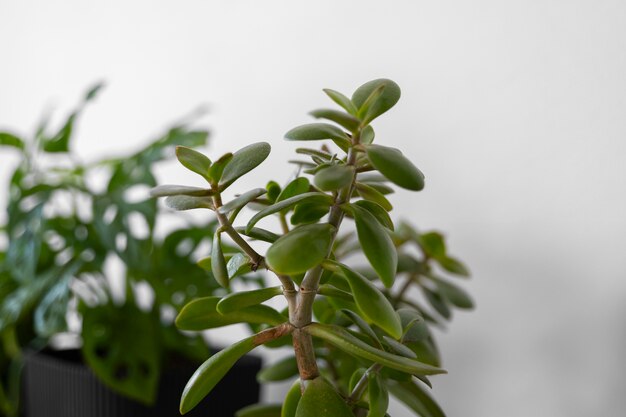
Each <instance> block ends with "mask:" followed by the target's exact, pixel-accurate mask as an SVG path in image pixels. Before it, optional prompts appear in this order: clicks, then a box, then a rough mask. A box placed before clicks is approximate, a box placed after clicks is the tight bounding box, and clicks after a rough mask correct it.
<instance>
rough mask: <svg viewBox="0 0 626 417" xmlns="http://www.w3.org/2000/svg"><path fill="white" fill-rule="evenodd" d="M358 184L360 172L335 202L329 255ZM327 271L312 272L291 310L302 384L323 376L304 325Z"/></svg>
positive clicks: (351, 159)
mask: <svg viewBox="0 0 626 417" xmlns="http://www.w3.org/2000/svg"><path fill="white" fill-rule="evenodd" d="M359 136H360V135H359V134H357V135H355V138H354V144H355V145H356V144H358V143H359ZM356 155H357V153H356V151H355V149H354V146H352V147H350V149H349V150H348V158H347V162H346V163H347V165H349V166H354V165H355V163H356ZM355 182H356V170H355V172H354V174H353V177H352V181H351V182H350V184H348V185H347V186H345V187H344V188H343V189H341V190H340V192H339V193H338V195H337V197H336V198H335V202H334V204H333V205H332V207H331V209H330V213H329V216H328V223H329V224H330V225H332V226H334V227H335V232H334V233H333V235H332V237H331V244H330V248H331V249H329V252H328V254H327V256H329V255H330V254H331V252H332V245H333V243H334V242H335V239H336V237H337V231H338V230H339V227H340V226H341V221H342V220H343V216H344V213H343V210H342V209H341V205H342V204H344V203H347V202H350V198H351V197H352V193H353V192H354V183H355ZM323 272H324V270H323V269H322V267H321V265H318V266H316V267H315V268H313V269H311V270H309V271H308V272H307V273H306V275H305V276H304V279H303V280H302V284H301V285H300V293H299V297H298V302H297V307H296V309H295V311H292V310H291V309H290V311H289V319H290V321H291V323H292V324H293V326H294V327H295V328H296V330H295V331H294V332H293V346H294V350H295V354H296V362H297V363H298V370H299V372H300V379H301V380H302V381H306V380H310V379H314V378H316V377H317V376H319V369H318V367H317V360H316V358H315V350H314V348H313V340H312V338H311V336H310V335H309V334H307V333H306V332H302V331H300V329H302V328H303V327H304V326H307V325H309V324H310V323H311V321H312V319H313V302H314V301H315V295H316V294H317V290H318V288H319V283H320V279H321V277H322V273H323Z"/></svg>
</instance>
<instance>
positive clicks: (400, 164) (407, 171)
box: [366, 145, 424, 191]
mask: <svg viewBox="0 0 626 417" xmlns="http://www.w3.org/2000/svg"><path fill="white" fill-rule="evenodd" d="M366 152H367V157H368V159H369V160H370V162H371V164H372V166H373V167H374V168H376V169H377V170H378V171H379V172H380V173H381V174H383V175H384V176H385V178H387V179H388V180H389V181H391V182H393V183H394V184H396V185H398V186H400V187H402V188H406V189H408V190H413V191H420V190H422V189H423V188H424V174H422V172H421V171H420V170H419V169H418V168H417V167H416V166H415V165H413V163H412V162H411V161H409V160H408V159H407V158H406V157H405V156H404V155H402V152H400V151H399V150H398V149H395V148H389V147H387V146H381V145H368V146H367V148H366Z"/></svg>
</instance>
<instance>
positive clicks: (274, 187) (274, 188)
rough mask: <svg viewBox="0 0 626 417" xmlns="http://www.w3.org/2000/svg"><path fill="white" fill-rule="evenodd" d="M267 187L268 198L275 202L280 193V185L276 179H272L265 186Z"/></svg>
mask: <svg viewBox="0 0 626 417" xmlns="http://www.w3.org/2000/svg"><path fill="white" fill-rule="evenodd" d="M265 189H266V190H267V199H268V200H269V201H270V202H272V203H274V202H275V201H276V199H277V198H278V196H279V195H280V191H281V190H280V185H278V183H277V182H276V181H270V182H268V183H267V185H266V186H265Z"/></svg>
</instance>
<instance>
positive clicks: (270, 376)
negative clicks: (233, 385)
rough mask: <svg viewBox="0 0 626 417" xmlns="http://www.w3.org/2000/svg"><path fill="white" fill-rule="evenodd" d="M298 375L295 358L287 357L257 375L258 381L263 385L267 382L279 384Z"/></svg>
mask: <svg viewBox="0 0 626 417" xmlns="http://www.w3.org/2000/svg"><path fill="white" fill-rule="evenodd" d="M296 375H298V363H297V362H296V357H295V356H287V357H286V358H283V359H281V360H279V361H278V362H275V363H273V364H271V365H269V366H266V367H265V368H263V369H261V371H259V373H258V374H257V375H256V379H257V381H259V382H260V383H261V384H263V383H267V382H278V381H284V380H286V379H289V378H292V377H294V376H296Z"/></svg>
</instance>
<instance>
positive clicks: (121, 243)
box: [0, 84, 217, 416]
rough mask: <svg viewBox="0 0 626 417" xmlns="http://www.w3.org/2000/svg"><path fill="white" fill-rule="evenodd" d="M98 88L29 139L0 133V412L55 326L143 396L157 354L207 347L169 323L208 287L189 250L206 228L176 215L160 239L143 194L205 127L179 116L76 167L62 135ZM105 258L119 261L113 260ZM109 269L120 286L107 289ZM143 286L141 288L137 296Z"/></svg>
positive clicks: (111, 378) (14, 405) (111, 382)
mask: <svg viewBox="0 0 626 417" xmlns="http://www.w3.org/2000/svg"><path fill="white" fill-rule="evenodd" d="M101 87H102V85H101V84H98V85H96V86H94V87H93V88H91V89H89V91H88V92H87V93H86V94H85V95H84V97H83V99H82V100H81V102H80V103H79V104H78V106H77V107H76V108H75V109H74V110H73V111H72V112H71V113H70V114H69V116H67V118H66V119H65V120H64V122H63V123H62V125H61V127H60V129H58V130H57V129H54V130H53V129H51V128H50V126H49V123H48V119H47V118H46V119H44V120H43V121H42V122H41V123H40V124H39V126H38V127H37V129H36V132H35V134H34V136H33V137H32V138H31V139H26V138H22V137H19V136H18V135H15V134H13V133H10V132H6V131H3V132H0V145H1V148H0V149H2V153H3V154H5V152H10V151H13V152H17V153H18V154H19V163H18V165H17V167H16V168H15V170H14V171H13V173H12V175H11V177H10V180H9V183H8V188H9V190H8V191H9V199H8V204H7V207H6V223H5V224H2V228H1V229H0V238H1V240H0V242H1V246H0V371H1V378H0V414H2V415H5V416H15V415H17V413H18V410H19V396H20V394H19V387H20V382H19V381H20V373H21V372H20V369H21V367H22V362H23V358H24V354H25V351H26V350H27V349H35V350H37V349H41V348H43V347H45V346H47V345H49V344H50V342H51V341H53V340H54V339H55V337H56V336H58V335H61V334H70V335H71V334H73V335H78V336H80V339H82V344H81V346H82V354H83V357H84V360H85V361H86V363H87V364H88V365H89V366H90V367H91V368H92V369H93V371H94V372H95V374H96V375H97V376H98V377H99V378H100V379H101V380H102V381H103V382H104V383H105V384H107V385H108V386H109V387H111V388H113V389H114V390H116V391H117V392H119V393H122V394H124V395H126V396H128V397H131V398H133V399H136V400H138V401H142V402H145V403H151V402H153V401H154V399H155V395H156V389H157V384H158V380H159V374H160V370H161V367H162V365H163V363H164V361H166V360H167V359H168V358H171V356H172V355H179V356H183V357H185V358H189V359H193V360H198V359H202V358H204V357H206V356H207V355H208V354H209V349H208V347H207V344H206V343H205V341H204V340H203V339H202V338H201V337H200V336H189V335H184V334H182V333H180V332H179V331H178V330H176V328H175V327H174V326H173V324H172V321H173V318H174V317H175V315H176V313H177V312H178V310H179V309H180V307H181V306H183V305H184V304H185V303H186V302H187V301H189V300H190V299H191V297H197V296H206V295H209V294H211V293H212V292H213V291H214V289H215V288H216V287H217V284H216V283H215V280H214V279H211V277H210V273H207V272H205V271H203V270H202V269H200V268H198V266H197V265H196V263H195V258H194V251H195V250H196V248H197V247H198V246H199V245H201V244H202V243H203V242H204V241H205V240H207V239H211V236H212V234H213V230H214V229H215V224H214V223H212V222H211V223H204V224H199V225H195V224H192V223H187V224H185V225H183V226H182V227H179V228H176V229H174V230H172V231H171V233H169V234H168V235H167V237H165V238H162V239H161V238H159V237H158V236H157V235H156V233H155V228H156V226H157V223H158V222H159V219H160V218H161V216H162V214H161V213H160V212H159V209H158V207H157V204H156V202H155V201H154V200H153V199H149V198H148V193H147V190H148V189H149V188H150V187H153V186H155V185H156V180H155V174H154V171H153V170H154V167H155V166H156V165H157V164H158V163H159V162H160V161H163V160H165V159H166V158H168V157H169V156H170V155H173V146H174V145H185V146H189V147H197V146H203V145H205V144H206V143H207V137H208V132H207V131H205V130H196V129H193V128H191V127H188V126H187V125H186V124H185V123H182V124H179V125H176V126H174V127H172V128H170V129H169V130H167V132H165V134H164V135H162V136H161V137H159V138H158V139H156V140H154V141H152V142H151V143H150V144H149V145H147V146H145V147H144V148H143V149H140V150H139V151H138V152H136V153H133V154H130V155H125V156H121V157H116V158H110V159H100V160H97V161H95V162H90V163H84V162H83V161H81V160H80V158H79V157H78V156H77V155H76V154H74V153H73V152H72V136H73V132H74V130H75V127H76V123H77V121H78V119H79V117H80V115H81V113H82V112H83V110H84V108H85V106H86V105H87V104H88V103H89V102H91V101H93V100H94V99H95V98H96V96H97V95H98V93H99V92H100V90H101ZM98 179H102V181H98ZM116 262H117V263H119V264H121V265H123V267H122V268H112V267H111V264H112V263H116ZM117 274H120V275H122V276H121V277H118V276H115V277H114V278H115V281H116V282H124V283H125V284H124V286H125V288H124V290H123V291H118V293H119V292H121V293H122V294H116V292H115V291H114V288H112V286H111V278H112V275H117ZM146 286H147V287H148V288H149V289H151V291H147V292H146V291H142V292H143V294H144V296H142V297H136V292H137V291H138V287H144V289H145V287H146ZM145 294H152V296H146V295H145Z"/></svg>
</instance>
